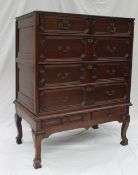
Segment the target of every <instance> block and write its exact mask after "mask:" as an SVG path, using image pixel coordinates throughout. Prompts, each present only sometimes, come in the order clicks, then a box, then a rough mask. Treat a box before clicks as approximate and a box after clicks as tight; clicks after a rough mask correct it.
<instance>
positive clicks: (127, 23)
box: [14, 11, 134, 168]
mask: <svg viewBox="0 0 138 175" xmlns="http://www.w3.org/2000/svg"><path fill="white" fill-rule="evenodd" d="M133 32H134V19H132V18H117V17H105V16H91V15H79V14H69V13H54V12H42V11H35V12H32V13H29V14H26V15H23V16H21V17H18V18H17V19H16V100H15V101H14V103H15V106H16V115H15V120H16V127H17V133H18V135H17V138H16V141H17V143H18V144H20V143H22V125H21V119H22V118H23V119H24V120H26V121H27V122H28V123H29V125H30V127H31V129H32V135H33V140H34V146H35V158H34V168H41V141H42V139H43V138H48V137H49V136H50V135H51V134H53V133H56V132H61V131H67V130H70V129H76V128H86V129H88V128H91V127H92V128H94V129H97V128H98V125H99V124H102V123H106V122H112V121H118V122H121V123H122V129H121V138H122V141H121V142H120V144H122V145H127V144H128V139H127V137H126V132H127V129H128V126H129V121H130V116H129V106H130V105H131V103H130V88H131V71H132V52H133Z"/></svg>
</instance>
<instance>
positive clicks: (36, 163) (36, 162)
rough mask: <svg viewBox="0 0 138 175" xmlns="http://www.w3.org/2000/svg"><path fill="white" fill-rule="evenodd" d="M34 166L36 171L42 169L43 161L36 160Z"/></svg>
mask: <svg viewBox="0 0 138 175" xmlns="http://www.w3.org/2000/svg"><path fill="white" fill-rule="evenodd" d="M33 166H34V168H35V169H38V168H41V167H42V166H41V160H37V159H34V163H33Z"/></svg>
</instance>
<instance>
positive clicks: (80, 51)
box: [39, 35, 88, 62]
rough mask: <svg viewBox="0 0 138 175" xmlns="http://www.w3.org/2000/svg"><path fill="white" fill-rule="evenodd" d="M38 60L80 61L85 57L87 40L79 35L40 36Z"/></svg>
mask: <svg viewBox="0 0 138 175" xmlns="http://www.w3.org/2000/svg"><path fill="white" fill-rule="evenodd" d="M39 43H40V44H39V58H40V59H39V60H40V62H44V61H48V60H49V61H51V60H53V61H80V60H82V59H83V58H85V57H87V43H88V41H87V40H86V39H83V38H79V37H67V36H66V37H62V36H53V37H52V36H51V37H50V36H42V35H41V36H40V42H39Z"/></svg>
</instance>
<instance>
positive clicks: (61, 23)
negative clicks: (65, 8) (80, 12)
mask: <svg viewBox="0 0 138 175" xmlns="http://www.w3.org/2000/svg"><path fill="white" fill-rule="evenodd" d="M39 21H40V22H39V23H40V24H39V25H40V26H39V30H40V32H51V33H54V34H55V33H71V34H73V33H75V34H76V33H78V34H87V33H88V32H89V28H90V18H89V17H82V18H79V17H67V16H66V15H65V16H64V15H51V16H50V15H47V14H46V15H45V14H41V15H40V16H39Z"/></svg>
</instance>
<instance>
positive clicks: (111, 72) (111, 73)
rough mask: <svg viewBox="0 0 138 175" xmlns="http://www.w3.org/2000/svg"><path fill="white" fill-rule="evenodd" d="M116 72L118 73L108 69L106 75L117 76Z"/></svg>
mask: <svg viewBox="0 0 138 175" xmlns="http://www.w3.org/2000/svg"><path fill="white" fill-rule="evenodd" d="M116 72H117V71H116V69H111V70H109V69H108V70H107V71H106V73H107V74H109V75H111V76H113V75H115V74H116Z"/></svg>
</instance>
